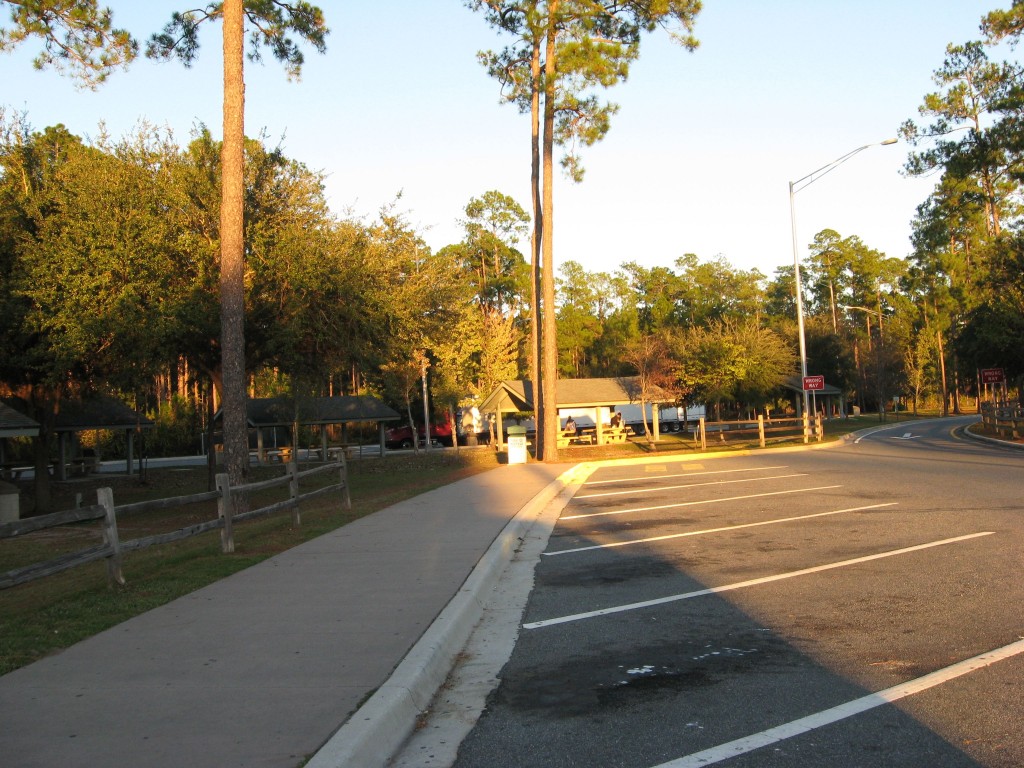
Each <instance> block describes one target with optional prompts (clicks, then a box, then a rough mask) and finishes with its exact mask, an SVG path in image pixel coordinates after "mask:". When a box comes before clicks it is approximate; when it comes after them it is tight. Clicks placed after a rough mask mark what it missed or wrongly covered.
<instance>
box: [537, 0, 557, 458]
mask: <svg viewBox="0 0 1024 768" xmlns="http://www.w3.org/2000/svg"><path fill="white" fill-rule="evenodd" d="M557 15H558V2H557V0H552V1H551V3H550V5H549V7H548V28H547V49H546V51H545V54H544V143H543V148H542V152H543V159H542V160H543V172H544V181H543V186H544V206H543V207H544V231H543V249H544V261H543V265H542V269H543V272H542V274H541V284H542V287H543V292H542V297H541V301H542V303H543V312H544V323H543V327H542V329H541V387H542V390H543V395H542V397H543V403H544V408H543V411H542V417H541V418H542V422H543V423H542V424H538V429H537V433H538V434H540V435H542V437H541V445H540V451H541V452H540V458H541V460H542V461H548V462H550V461H558V403H557V389H556V388H557V386H558V346H557V342H556V333H555V262H554V238H553V230H554V216H553V212H554V195H553V190H552V188H551V187H552V183H553V178H554V165H553V154H554V144H555V80H556V77H557V70H556V66H555V58H556V54H555V36H556V34H557V32H558V30H557V28H556V25H555V17H556V16H557Z"/></svg>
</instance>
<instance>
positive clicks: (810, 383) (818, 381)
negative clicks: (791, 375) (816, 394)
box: [804, 376, 825, 392]
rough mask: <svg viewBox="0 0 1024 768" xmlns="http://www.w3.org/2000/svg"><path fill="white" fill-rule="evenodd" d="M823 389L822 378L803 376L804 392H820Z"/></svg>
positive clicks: (823, 379)
mask: <svg viewBox="0 0 1024 768" xmlns="http://www.w3.org/2000/svg"><path fill="white" fill-rule="evenodd" d="M824 388H825V377H824V376H804V392H811V391H814V390H822V389H824Z"/></svg>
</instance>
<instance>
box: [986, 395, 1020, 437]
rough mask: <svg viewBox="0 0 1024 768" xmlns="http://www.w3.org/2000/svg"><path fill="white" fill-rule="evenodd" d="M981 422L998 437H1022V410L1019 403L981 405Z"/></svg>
mask: <svg viewBox="0 0 1024 768" xmlns="http://www.w3.org/2000/svg"><path fill="white" fill-rule="evenodd" d="M981 420H982V421H983V422H984V424H985V426H986V427H990V428H991V429H993V430H995V432H996V434H997V435H999V436H1000V437H1009V438H1011V439H1014V440H1019V439H1021V438H1022V437H1024V408H1022V407H1021V406H1020V404H1019V403H982V404H981Z"/></svg>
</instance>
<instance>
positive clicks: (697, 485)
mask: <svg viewBox="0 0 1024 768" xmlns="http://www.w3.org/2000/svg"><path fill="white" fill-rule="evenodd" d="M790 477H807V473H806V472H800V473H797V474H793V475H772V476H770V477H744V478H740V479H739V480H709V481H708V482H706V483H684V484H683V485H658V486H655V487H653V488H633V489H631V490H628V491H603V492H602V493H588V494H586V495H584V496H574V497H573V498H574V499H599V498H601V497H603V496H625V495H627V494H630V493H657V492H658V491H678V490H679V489H681V488H703V487H704V486H706V485H731V484H732V483H756V482H757V481H758V480H785V479H787V478H790Z"/></svg>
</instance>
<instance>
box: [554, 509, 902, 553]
mask: <svg viewBox="0 0 1024 768" xmlns="http://www.w3.org/2000/svg"><path fill="white" fill-rule="evenodd" d="M896 504H897V502H895V501H890V502H886V503H885V504H870V505H868V506H866V507H849V508H848V509H837V510H834V511H832V512H816V513H814V514H813V515H800V516H798V517H778V518H775V519H774V520H762V521H761V522H759V523H743V524H742V525H727V526H723V527H722V528H705V529H704V530H701V531H686V532H685V533H668V534H665V535H664V536H649V537H647V538H645V539H632V540H631V541H614V542H610V543H608V544H595V545H593V546H590V547H576V548H575V549H558V550H555V551H554V552H541V554H542V555H544V556H545V557H554V556H555V555H571V554H573V553H575V552H589V551H590V550H592V549H609V548H611V547H628V546H629V545H630V544H646V543H647V542H650V541H665V540H666V539H681V538H683V537H684V536H703V535H705V534H708V533H722V532H724V531H736V530H739V529H740V528H756V527H758V526H760V525H775V524H776V523H791V522H793V521H795V520H809V519H811V518H813V517H827V516H828V515H840V514H842V513H843V512H860V511H861V510H865V509H878V508H879V507H895V506H896Z"/></svg>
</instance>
